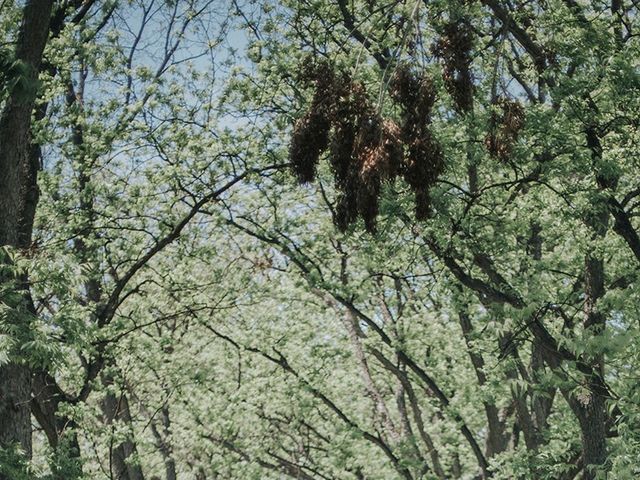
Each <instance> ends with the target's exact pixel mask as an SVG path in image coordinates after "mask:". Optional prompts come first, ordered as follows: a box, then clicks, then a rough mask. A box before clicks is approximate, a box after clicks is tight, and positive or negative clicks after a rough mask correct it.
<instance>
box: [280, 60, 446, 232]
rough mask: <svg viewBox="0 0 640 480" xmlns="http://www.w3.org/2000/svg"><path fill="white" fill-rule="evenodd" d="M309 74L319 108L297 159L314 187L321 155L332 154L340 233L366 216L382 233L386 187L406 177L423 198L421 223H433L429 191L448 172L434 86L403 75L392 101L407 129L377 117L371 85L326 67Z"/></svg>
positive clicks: (302, 132) (310, 117)
mask: <svg viewBox="0 0 640 480" xmlns="http://www.w3.org/2000/svg"><path fill="white" fill-rule="evenodd" d="M309 73H310V75H309V77H310V79H311V81H310V83H312V84H313V85H314V86H315V92H314V96H313V100H312V102H311V106H310V108H309V111H308V112H307V113H306V114H305V115H304V116H303V117H302V118H301V119H300V120H298V122H297V123H296V125H295V126H294V129H293V137H292V139H291V148H290V151H289V155H290V160H291V164H292V169H293V172H294V174H295V175H296V176H297V178H298V180H299V181H300V182H302V183H306V182H310V181H312V180H313V179H314V177H315V173H316V166H317V164H318V160H319V157H320V155H321V153H322V152H324V151H325V150H329V161H330V163H331V166H332V170H333V174H334V177H335V184H336V188H337V190H338V191H339V195H338V200H337V205H336V212H335V218H334V221H335V224H336V226H337V227H338V228H339V229H340V230H342V231H344V230H346V229H347V228H348V227H349V225H351V224H352V223H353V222H355V221H356V219H357V218H358V216H360V217H361V218H362V219H363V220H364V223H365V227H366V229H367V230H368V231H370V232H373V231H375V228H376V218H377V216H378V210H379V198H380V190H381V187H382V185H383V183H384V182H385V181H391V180H393V179H395V178H396V177H397V176H398V175H402V176H404V178H405V179H406V181H407V182H408V183H409V185H410V186H411V187H412V189H413V190H414V192H415V194H416V205H417V207H416V212H417V217H418V218H419V219H422V218H425V217H426V216H427V213H428V211H429V188H430V187H431V186H432V185H433V183H434V182H435V180H436V178H437V177H438V175H439V174H440V173H441V172H442V168H443V161H442V153H441V151H440V148H439V146H438V144H437V143H436V142H435V140H434V139H433V138H432V136H431V134H430V132H429V129H428V124H429V117H430V112H431V110H432V108H433V104H434V102H435V91H434V89H433V86H432V84H431V83H430V82H429V81H427V80H425V79H418V78H417V77H416V76H415V75H414V74H413V73H411V72H410V71H409V70H408V69H406V68H400V69H399V70H398V73H397V74H396V77H395V79H394V83H393V91H392V97H393V98H394V100H396V101H397V102H398V103H400V104H401V106H402V109H403V113H404V121H403V125H402V127H400V126H398V124H397V123H396V122H394V121H393V120H391V119H386V118H382V116H381V115H380V114H378V113H377V111H376V109H375V108H374V107H373V106H372V105H371V103H370V101H369V99H368V96H367V92H366V89H365V87H364V85H363V84H361V83H358V82H354V81H352V80H351V79H350V78H349V77H348V76H347V75H335V74H334V73H333V72H332V71H331V69H330V68H329V67H328V66H327V65H326V64H325V65H317V66H314V67H313V68H312V69H310V70H309ZM403 145H404V146H406V150H407V156H406V159H405V158H404V147H403Z"/></svg>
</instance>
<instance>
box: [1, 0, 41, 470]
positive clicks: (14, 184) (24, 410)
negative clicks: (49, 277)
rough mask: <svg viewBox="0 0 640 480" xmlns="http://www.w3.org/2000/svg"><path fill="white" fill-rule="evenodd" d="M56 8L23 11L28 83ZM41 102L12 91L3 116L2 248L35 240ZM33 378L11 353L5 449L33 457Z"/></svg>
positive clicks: (20, 42) (5, 385)
mask: <svg viewBox="0 0 640 480" xmlns="http://www.w3.org/2000/svg"><path fill="white" fill-rule="evenodd" d="M52 7H53V1H52V0H39V1H35V0H29V1H27V3H26V5H25V7H24V10H23V19H22V24H21V26H20V31H19V34H18V39H17V43H16V51H15V58H16V60H18V61H20V62H22V64H23V65H24V67H25V68H26V71H27V73H26V78H25V80H26V84H27V85H35V82H36V80H37V76H38V70H39V68H40V63H41V61H42V54H43V51H44V47H45V44H46V42H47V37H48V34H49V19H50V17H51V10H52ZM35 100H36V92H35V89H30V91H28V92H17V91H16V92H11V93H10V94H9V97H8V98H7V100H6V104H5V107H4V109H3V111H2V115H1V116H0V172H2V174H1V175H0V192H2V193H1V195H0V246H5V245H6V246H11V247H15V248H22V249H24V248H28V247H29V245H30V244H31V231H32V228H33V216H34V213H35V205H36V204H37V201H38V186H37V172H38V168H39V150H38V149H37V148H34V147H33V146H32V144H31V114H32V112H33V108H34V105H35ZM0 281H2V282H3V283H4V282H9V281H11V278H7V277H5V278H2V279H0ZM19 283H22V285H19V284H18V288H20V289H24V288H26V285H25V284H24V282H23V281H21V282H19ZM24 303H26V302H23V301H19V302H18V304H17V305H15V308H17V309H22V308H24ZM17 313H18V315H16V316H15V319H16V320H15V321H18V322H24V321H28V320H24V319H25V318H28V316H26V315H20V312H19V311H18V312H17ZM17 340H18V342H20V339H17ZM30 377H31V374H30V371H29V369H28V367H27V366H26V365H24V364H23V363H22V362H20V361H19V360H17V359H15V358H11V356H10V358H9V362H8V363H7V364H5V365H2V366H0V447H2V448H7V447H10V446H12V445H16V444H18V445H19V446H20V447H21V448H22V450H23V451H24V454H25V456H26V457H27V458H30V457H31V417H30V412H29V400H30V393H31V382H30ZM0 480H3V474H1V473H0Z"/></svg>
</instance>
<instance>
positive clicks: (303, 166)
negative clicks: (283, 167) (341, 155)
mask: <svg viewBox="0 0 640 480" xmlns="http://www.w3.org/2000/svg"><path fill="white" fill-rule="evenodd" d="M301 81H302V82H303V83H306V84H310V83H311V84H314V87H315V90H314V91H315V93H314V95H313V99H312V100H311V106H310V107H309V110H308V111H307V113H305V114H304V115H303V116H302V117H301V118H299V119H298V121H297V122H296V123H295V125H294V126H293V135H292V137H291V146H290V150H289V157H290V158H292V159H295V162H292V163H291V166H292V169H293V173H294V175H295V176H296V177H297V178H298V181H299V182H300V183H309V182H312V181H313V179H314V178H315V176H316V167H317V165H318V160H319V159H320V155H321V154H322V152H323V151H325V150H326V149H327V146H328V145H329V131H330V129H331V122H330V117H331V114H332V112H331V110H332V107H333V103H334V102H333V99H332V96H333V88H334V85H335V78H334V75H333V71H332V69H331V68H330V67H329V65H328V64H326V63H318V64H309V65H307V66H306V68H305V70H304V71H303V73H302V75H301Z"/></svg>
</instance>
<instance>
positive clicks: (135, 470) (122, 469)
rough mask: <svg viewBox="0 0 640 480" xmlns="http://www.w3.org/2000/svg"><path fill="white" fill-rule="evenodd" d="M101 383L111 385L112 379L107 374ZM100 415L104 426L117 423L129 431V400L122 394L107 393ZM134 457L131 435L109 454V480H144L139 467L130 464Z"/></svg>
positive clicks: (135, 449) (134, 448) (135, 450)
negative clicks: (110, 479) (122, 424)
mask: <svg viewBox="0 0 640 480" xmlns="http://www.w3.org/2000/svg"><path fill="white" fill-rule="evenodd" d="M102 383H103V384H104V385H105V386H109V385H113V377H111V376H110V375H107V374H105V375H103V376H102ZM102 414H103V416H104V422H105V424H106V425H111V424H113V422H116V421H119V422H122V423H124V424H125V425H127V427H128V428H129V429H131V411H130V409H129V400H128V399H127V397H126V395H125V394H124V393H122V395H120V396H119V397H116V395H115V394H113V393H111V392H107V394H106V395H105V397H104V400H103V401H102ZM136 455H137V448H136V444H135V442H134V441H133V439H132V438H131V435H130V436H129V438H127V440H125V441H124V442H122V443H119V444H118V445H115V446H113V447H112V449H111V453H110V466H111V478H113V479H114V480H144V475H143V473H142V468H141V467H140V465H138V464H135V463H133V462H131V458H132V457H135V456H136Z"/></svg>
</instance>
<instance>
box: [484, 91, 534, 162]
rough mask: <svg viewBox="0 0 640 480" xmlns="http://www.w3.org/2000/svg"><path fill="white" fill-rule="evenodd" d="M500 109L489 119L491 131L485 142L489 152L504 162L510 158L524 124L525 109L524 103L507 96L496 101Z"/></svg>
mask: <svg viewBox="0 0 640 480" xmlns="http://www.w3.org/2000/svg"><path fill="white" fill-rule="evenodd" d="M496 106H497V107H498V109H499V111H494V112H493V113H492V114H491V118H490V119H489V133H488V134H487V136H486V138H485V140H484V143H485V146H486V147H487V150H488V151H489V154H490V155H491V156H493V157H495V158H498V159H500V160H502V161H503V162H505V161H507V160H508V159H509V156H510V155H511V151H512V149H513V145H514V144H515V142H516V140H517V139H518V135H519V133H520V130H521V129H522V127H523V126H524V119H525V114H524V109H523V108H522V105H521V104H520V103H519V102H517V101H515V100H509V99H506V98H501V99H499V100H498V101H497V102H496Z"/></svg>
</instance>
